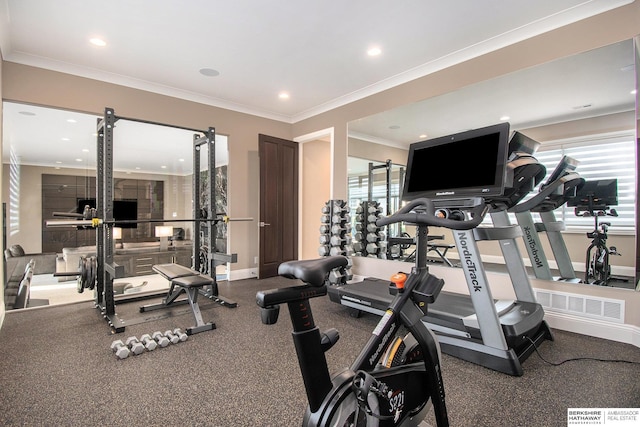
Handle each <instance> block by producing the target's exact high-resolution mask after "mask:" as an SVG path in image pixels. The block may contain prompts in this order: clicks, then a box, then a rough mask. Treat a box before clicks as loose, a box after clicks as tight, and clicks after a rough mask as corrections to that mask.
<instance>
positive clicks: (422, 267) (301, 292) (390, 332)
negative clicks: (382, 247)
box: [257, 198, 486, 427]
mask: <svg viewBox="0 0 640 427" xmlns="http://www.w3.org/2000/svg"><path fill="white" fill-rule="evenodd" d="M478 199H479V198H478ZM479 200H480V199H479ZM418 206H426V208H425V209H424V211H417V212H410V211H411V210H412V209H413V208H415V207H418ZM470 210H471V212H472V213H473V218H472V219H471V220H466V221H462V220H460V221H457V220H452V219H444V218H436V217H435V216H434V208H433V203H432V202H431V201H430V200H428V199H418V200H415V201H414V202H412V203H410V204H408V205H406V206H405V207H403V208H402V209H401V210H400V211H398V212H397V213H396V214H394V215H392V216H390V217H386V218H382V219H379V220H378V223H379V224H378V225H379V226H382V225H387V224H390V223H394V222H410V223H413V224H416V225H417V234H416V243H417V249H418V256H417V257H416V266H415V267H414V268H413V270H412V272H411V274H410V275H409V277H408V278H407V280H406V282H405V285H404V290H402V291H399V290H398V291H397V292H396V293H395V296H394V298H393V300H392V301H391V303H390V305H389V307H388V309H387V310H386V312H385V314H384V316H383V317H382V318H381V319H380V321H379V323H378V325H377V326H376V328H375V329H374V331H373V333H372V335H371V337H370V338H369V340H368V342H367V343H366V344H365V346H364V348H363V349H362V350H361V352H360V354H359V355H358V356H357V357H356V359H355V361H354V362H353V363H352V365H351V366H350V368H349V369H347V370H345V371H343V372H341V373H340V374H338V375H337V376H335V377H334V378H333V379H332V378H331V376H330V374H329V370H328V366H327V361H326V357H325V352H326V351H327V350H329V349H330V348H331V346H333V344H335V342H336V341H337V339H338V336H337V331H335V330H332V332H327V333H325V334H324V337H323V335H322V334H321V333H320V331H319V329H318V327H317V326H316V325H315V322H314V320H313V315H312V312H311V305H310V304H309V299H310V298H315V297H320V296H324V295H326V294H327V287H326V284H325V280H324V279H325V278H326V276H327V275H328V273H329V272H330V271H331V270H332V269H334V268H337V267H339V266H344V265H346V263H347V259H346V258H345V257H343V256H335V257H326V258H321V259H319V260H312V261H291V262H289V263H285V264H282V265H281V266H280V268H279V271H278V272H279V274H281V275H283V276H285V277H290V278H304V277H307V276H305V271H304V270H305V268H306V267H307V266H312V265H314V264H315V267H316V268H315V269H316V273H318V271H317V270H318V268H317V267H318V266H319V265H320V264H321V266H322V271H321V275H322V277H323V279H322V280H318V279H317V276H314V279H315V280H309V279H307V282H306V283H305V284H304V285H301V286H293V287H288V288H280V289H274V290H270V291H261V292H258V295H257V303H258V305H259V306H260V307H262V308H263V313H262V314H263V323H275V321H276V320H277V311H278V308H277V307H278V305H279V304H282V303H287V305H288V307H289V314H290V316H291V322H292V324H293V340H294V344H295V348H296V352H297V356H298V363H299V365H300V371H301V373H302V377H303V380H304V384H305V390H306V394H307V398H308V401H309V407H308V409H307V412H306V413H305V417H304V421H303V425H304V426H318V425H326V423H328V422H329V421H330V420H332V419H333V417H334V416H335V415H336V413H338V412H339V411H340V409H341V408H340V405H341V404H343V403H344V401H345V399H346V398H347V396H349V395H350V394H352V393H353V387H354V378H355V376H356V373H358V372H360V371H365V372H367V373H369V374H371V375H372V376H373V377H375V378H376V379H380V381H382V382H385V383H388V384H392V383H396V384H400V385H399V386H398V388H399V389H400V390H401V391H400V393H401V395H402V400H403V402H402V409H403V411H402V413H401V415H400V416H399V418H398V417H396V418H395V419H393V420H391V419H389V418H391V417H380V416H376V418H377V419H378V420H377V421H378V424H379V425H380V426H385V425H389V426H395V425H401V424H403V423H405V422H411V421H412V420H417V421H418V422H419V421H420V420H421V419H422V418H420V414H422V413H423V411H424V410H426V403H427V402H428V400H429V398H431V401H432V404H433V408H434V415H435V419H436V423H437V425H438V426H439V427H440V426H448V425H449V421H448V416H447V409H446V404H445V393H444V384H443V380H442V373H441V369H440V354H439V346H438V344H437V340H436V338H435V336H434V335H433V333H432V332H431V331H429V329H428V328H427V327H426V326H425V325H424V323H423V322H422V318H423V317H424V315H425V312H426V310H427V307H428V304H429V303H432V302H433V301H435V299H436V297H437V295H438V293H439V292H440V290H441V289H442V286H443V285H444V281H443V280H441V279H438V278H437V277H435V276H432V275H431V274H430V273H429V270H428V267H427V265H426V250H427V246H428V237H427V235H428V227H427V225H437V226H444V227H448V228H454V229H471V228H474V227H476V226H477V225H478V224H479V223H480V222H481V221H482V218H483V217H484V214H485V213H486V206H485V204H484V203H478V204H477V205H474V206H473V209H470ZM305 263H306V265H305ZM309 268H310V269H311V268H314V267H309ZM309 277H311V275H309ZM391 289H394V288H391ZM391 289H390V290H391ZM392 293H393V292H392ZM269 311H272V312H275V313H271V314H267V313H268V312H269ZM268 316H272V317H271V318H270V319H269V320H266V318H267V317H268ZM401 326H404V327H405V328H406V329H408V330H409V332H411V334H412V335H413V337H414V338H415V339H416V341H417V342H418V345H419V347H420V350H421V356H422V359H421V361H419V362H415V363H410V364H406V365H400V366H396V367H391V368H388V369H376V366H377V365H378V362H379V360H380V358H381V357H382V356H383V354H384V352H385V350H386V348H387V346H388V344H389V342H390V341H391V339H392V338H393V336H394V334H395V333H396V332H397V331H398V330H399V329H400V327H401ZM421 373H422V375H421ZM392 388H393V389H396V387H395V386H394V387H392ZM404 391H407V392H406V393H405V392H404ZM394 395H397V394H394ZM390 406H393V404H391V405H390ZM404 408H408V409H407V410H406V411H405V410H404ZM358 411H359V409H356V414H357V412H358ZM416 416H417V417H418V418H414V417H416ZM356 417H357V415H356Z"/></svg>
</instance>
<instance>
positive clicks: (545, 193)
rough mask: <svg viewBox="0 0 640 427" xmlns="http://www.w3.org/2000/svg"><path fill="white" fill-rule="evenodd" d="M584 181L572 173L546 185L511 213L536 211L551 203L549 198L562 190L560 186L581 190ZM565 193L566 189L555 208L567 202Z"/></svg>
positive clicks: (511, 210)
mask: <svg viewBox="0 0 640 427" xmlns="http://www.w3.org/2000/svg"><path fill="white" fill-rule="evenodd" d="M584 181H585V180H584V178H583V177H581V176H580V175H579V174H577V173H576V172H570V173H568V174H566V175H563V176H561V177H560V178H558V179H556V180H555V181H553V182H552V183H550V184H548V185H546V186H545V187H544V188H543V189H541V190H540V192H539V193H538V194H536V195H535V196H533V197H532V198H530V199H529V200H526V201H524V202H522V203H519V204H517V205H516V206H514V207H512V208H511V209H509V212H513V213H519V212H526V211H531V210H534V209H535V208H536V207H537V206H539V205H541V204H543V203H545V202H550V200H549V196H551V195H552V194H553V193H556V191H557V189H558V188H560V186H563V187H565V186H567V184H571V187H569V188H573V187H578V188H580V187H582V185H584ZM565 193H566V189H563V191H562V197H559V198H558V200H557V203H554V204H557V206H555V208H558V207H560V206H562V205H563V204H565V203H566V202H567V200H566V197H565ZM560 202H562V203H560Z"/></svg>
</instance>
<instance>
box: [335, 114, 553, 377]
mask: <svg viewBox="0 0 640 427" xmlns="http://www.w3.org/2000/svg"><path fill="white" fill-rule="evenodd" d="M508 141H509V140H508V124H500V125H496V126H491V127H488V128H483V129H478V130H475V131H469V132H463V133H461V134H456V135H451V136H447V137H442V138H438V139H434V140H430V141H424V142H420V143H416V144H412V146H411V149H410V152H409V160H408V162H407V165H408V167H407V179H406V181H405V187H404V195H403V199H405V200H412V199H414V198H416V197H429V198H432V199H433V200H434V204H435V205H436V207H438V209H439V211H440V213H441V214H442V215H444V216H447V217H450V218H456V217H458V218H461V217H460V216H461V215H465V211H466V210H467V209H468V206H469V205H470V204H472V203H476V201H477V200H478V199H479V200H482V203H487V204H488V205H489V206H490V207H491V209H492V210H493V211H494V212H503V211H505V210H506V204H505V203H506V201H509V203H511V204H513V203H517V201H519V200H520V199H521V198H522V197H523V196H524V195H526V194H527V193H528V192H529V191H531V189H532V187H531V184H530V181H531V180H534V179H541V177H539V172H536V171H539V165H538V166H537V167H536V165H532V164H531V163H535V164H537V161H535V159H533V160H534V162H531V159H529V158H528V157H526V156H525V155H522V156H519V157H518V156H516V157H515V158H513V159H508V157H507V155H508V154H509V151H508ZM461 153H464V154H461ZM523 158H526V159H525V160H522V159H523ZM508 160H511V161H509V165H508V167H507V162H508ZM516 160H518V161H520V162H524V163H526V165H528V167H527V168H524V166H525V165H520V166H521V167H519V168H517V167H516V166H517V165H518V162H517V161H516ZM525 169H526V171H525ZM456 170H458V171H469V170H473V171H474V173H473V174H469V173H465V172H457V173H456ZM543 171H544V169H543ZM516 172H517V173H516ZM527 174H530V175H531V176H529V178H528V180H529V182H524V181H526V180H524V179H519V178H521V177H523V176H526V175H527ZM455 175H458V176H455ZM463 175H464V176H463ZM434 176H436V177H444V178H443V180H433V179H430V178H428V177H434ZM543 176H544V175H543ZM506 180H510V181H513V182H516V183H519V184H521V186H520V187H517V188H515V187H516V186H515V185H513V184H509V185H511V186H510V187H508V188H507V189H506V191H505V181H506ZM505 215H506V212H505ZM521 235H522V232H521V230H520V228H519V227H518V226H517V225H513V226H512V225H508V226H503V227H493V228H477V229H474V230H467V231H455V232H454V233H453V236H454V240H455V243H456V246H457V249H458V253H459V254H460V260H461V264H462V269H463V270H464V275H465V280H466V282H467V285H468V288H469V295H463V294H456V293H450V292H444V291H443V292H441V293H440V295H439V297H438V299H437V300H436V301H435V302H434V303H433V304H431V305H430V307H429V309H428V315H427V316H425V318H424V319H423V321H424V322H425V323H426V324H427V325H428V326H429V327H430V328H431V329H432V330H433V331H434V332H435V333H436V334H437V335H438V340H439V342H440V345H441V348H442V351H444V352H445V353H447V354H450V355H453V356H456V357H459V358H461V359H464V360H467V361H470V362H473V363H476V364H479V365H482V366H485V367H488V368H491V369H494V370H497V371H500V372H503V373H506V374H509V375H514V376H520V375H522V373H523V370H522V364H521V363H522V361H524V360H525V359H526V358H527V357H528V356H529V355H530V354H531V353H532V352H533V351H534V343H535V345H538V344H540V343H541V342H542V341H544V340H545V339H553V336H552V334H551V332H550V330H549V328H548V326H547V324H546V322H544V320H543V317H544V311H543V309H542V307H541V306H540V305H539V304H537V303H536V301H535V297H534V294H533V290H532V289H531V286H530V284H529V281H528V278H527V276H526V270H525V269H524V265H523V264H522V259H521V257H519V255H517V256H516V257H517V259H518V261H519V264H517V263H516V265H515V267H510V268H509V270H510V274H511V275H512V277H513V280H512V282H513V284H514V289H515V292H516V296H517V298H518V299H517V300H515V301H495V300H494V299H493V297H492V295H491V289H490V287H489V284H488V280H487V277H486V274H485V271H484V268H483V265H482V262H481V259H480V253H479V251H478V248H477V243H476V242H477V241H478V240H500V242H501V246H502V243H503V242H510V243H509V244H510V245H511V247H509V248H508V250H507V252H509V251H511V250H512V249H513V248H514V247H516V245H515V239H516V238H519V237H520V236H521ZM417 246H418V250H419V252H420V253H419V255H418V256H417V257H416V258H417V260H416V262H418V260H419V259H422V258H424V257H426V255H425V253H423V252H424V250H425V249H421V248H426V245H419V244H418V245H417ZM509 253H512V251H511V252H509ZM511 270H513V272H512V271H511ZM329 295H330V298H331V300H332V301H334V302H339V303H341V304H343V305H345V306H347V307H349V308H350V309H352V310H359V311H365V312H370V313H375V314H383V312H384V310H385V309H386V307H387V305H388V302H389V301H390V300H391V296H390V295H389V291H388V282H387V281H386V280H379V279H365V280H364V281H363V282H360V283H355V284H348V285H344V286H340V287H335V288H332V289H330V292H329Z"/></svg>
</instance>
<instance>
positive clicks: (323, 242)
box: [318, 234, 330, 245]
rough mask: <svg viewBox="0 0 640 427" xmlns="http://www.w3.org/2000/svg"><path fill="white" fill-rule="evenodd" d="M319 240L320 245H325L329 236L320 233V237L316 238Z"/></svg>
mask: <svg viewBox="0 0 640 427" xmlns="http://www.w3.org/2000/svg"><path fill="white" fill-rule="evenodd" d="M318 240H319V241H320V244H321V245H326V244H327V243H329V240H330V239H329V236H328V235H327V234H321V235H320V238H319V239H318Z"/></svg>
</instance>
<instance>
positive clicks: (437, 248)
mask: <svg viewBox="0 0 640 427" xmlns="http://www.w3.org/2000/svg"><path fill="white" fill-rule="evenodd" d="M452 248H455V245H442V244H433V243H429V244H428V246H427V253H429V252H431V251H434V252H435V253H437V254H438V255H439V256H440V259H442V261H443V262H444V263H445V264H447V265H448V266H449V267H453V264H452V263H451V261H449V258H447V251H448V250H449V249H452ZM441 249H444V251H442V250H441Z"/></svg>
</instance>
